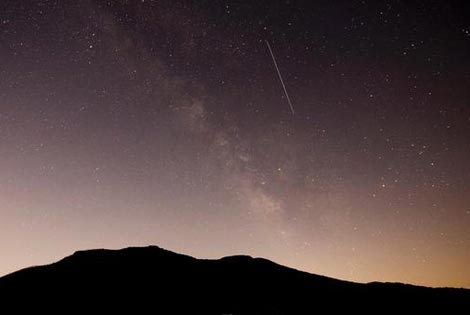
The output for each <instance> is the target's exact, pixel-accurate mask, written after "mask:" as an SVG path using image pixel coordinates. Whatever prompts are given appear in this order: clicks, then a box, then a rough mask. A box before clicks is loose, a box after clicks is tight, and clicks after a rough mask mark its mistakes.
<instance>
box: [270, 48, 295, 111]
mask: <svg viewBox="0 0 470 315" xmlns="http://www.w3.org/2000/svg"><path fill="white" fill-rule="evenodd" d="M265 42H266V45H267V46H268V49H269V53H270V54H271V57H272V58H273V63H274V67H276V71H277V75H278V76H279V80H280V81H281V84H282V88H283V89H284V94H285V95H286V98H287V102H288V103H289V107H290V111H291V113H292V116H294V115H295V111H294V106H293V105H292V102H291V101H290V97H289V93H287V89H286V85H285V84H284V80H283V79H282V75H281V71H279V67H278V66H277V62H276V57H274V53H273V50H272V49H271V45H269V42H268V41H267V40H266V41H265Z"/></svg>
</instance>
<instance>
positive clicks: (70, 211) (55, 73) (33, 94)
mask: <svg viewBox="0 0 470 315" xmlns="http://www.w3.org/2000/svg"><path fill="white" fill-rule="evenodd" d="M469 21H470V18H469V8H468V5H467V4H465V2H464V1H448V2H447V1H426V2H422V3H405V2H402V1H335V2H331V1H315V2H312V1H294V0H291V1H255V2H253V1H189V0H178V1H152V0H142V1H137V0H135V1H131V0H129V1H126V0H110V1H98V0H84V1H72V0H60V1H53V0H48V1H46V0H44V1H29V0H23V1H8V0H7V1H3V2H2V4H1V5H0V174H1V176H0V257H1V259H0V274H1V275H3V274H6V273H8V272H12V271H14V270H17V269H19V268H23V267H27V266H30V265H35V264H43V263H48V262H51V261H54V260H57V259H59V258H61V257H63V256H65V255H68V254H70V253H71V252H73V251H75V250H78V249H87V248H97V247H106V248H120V247H125V246H131V245H148V244H157V245H159V246H162V247H165V248H168V249H170V250H173V251H178V252H183V253H187V254H190V255H194V256H196V257H201V258H213V257H221V256H224V255H232V254H238V253H243V254H250V255H254V256H263V257H266V258H269V259H272V260H274V261H276V262H278V263H281V264H286V265H288V266H292V267H294V268H298V269H302V270H305V271H308V272H312V273H318V274H323V275H327V276H331V277H336V278H341V279H347V280H353V281H360V282H368V281H400V282H407V283H414V284H421V285H430V286H459V287H470V272H469V269H468V264H469V263H470V206H469V205H470V194H469V188H470V186H469V184H470V164H469V163H468V160H470V142H469V140H468V139H469V137H470V106H469V100H470V90H469V89H468V86H470V62H469V58H468V56H469V54H470V24H469ZM266 41H267V42H269V44H270V46H271V47H272V51H273V54H274V55H275V58H276V60H277V63H278V65H279V70H280V72H281V73H282V77H283V79H284V82H285V85H286V89H287V91H288V93H289V96H290V99H291V101H292V104H293V106H294V108H295V114H293V113H292V112H291V110H290V108H289V104H288V102H287V101H288V100H287V99H286V95H285V93H284V90H283V87H282V86H281V83H280V81H279V78H278V74H277V73H276V69H275V67H274V65H273V60H272V59H271V55H270V52H269V50H268V48H267V46H266Z"/></svg>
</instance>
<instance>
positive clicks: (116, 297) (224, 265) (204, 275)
mask: <svg viewBox="0 0 470 315" xmlns="http://www.w3.org/2000/svg"><path fill="white" fill-rule="evenodd" d="M0 296H2V300H3V301H7V302H8V301H15V300H17V299H18V298H22V299H25V300H27V301H37V302H38V303H39V304H38V305H44V301H51V303H52V300H51V297H53V300H57V301H59V300H60V301H61V304H64V305H74V306H77V307H78V306H83V307H84V308H85V309H90V307H93V308H94V309H96V308H97V307H98V308H99V309H103V310H105V311H106V312H112V311H113V312H114V311H122V307H126V308H129V309H132V310H133V311H134V312H138V310H148V309H149V308H151V309H155V310H156V311H160V312H162V313H173V314H174V313H182V312H183V313H198V314H223V313H227V314H229V313H232V314H301V313H314V312H315V311H316V310H317V309H323V308H325V309H328V310H331V311H346V310H348V311H354V310H361V311H364V310H368V309H370V310H371V311H372V310H374V308H373V307H371V305H370V304H369V303H370V301H374V303H382V304H383V305H388V306H387V309H390V308H391V309H394V308H396V309H395V310H397V311H399V310H402V309H403V308H404V307H413V306H416V307H417V306H419V307H420V309H423V307H424V309H429V310H433V309H435V307H439V306H446V307H447V310H448V306H449V305H451V306H455V307H457V309H458V307H459V306H461V307H463V306H465V305H466V303H467V302H468V300H470V290H457V289H441V290H433V289H429V288H424V287H413V286H405V285H395V284H377V283H374V284H372V285H366V284H359V283H352V282H346V281H340V280H335V279H331V278H327V277H322V276H317V275H313V274H309V273H306V272H301V271H297V270H294V269H291V268H288V267H284V266H281V265H278V264H276V263H274V262H272V261H269V260H267V259H263V258H253V257H251V256H247V255H236V256H228V257H224V258H221V259H218V260H204V259H195V258H192V257H190V256H186V255H181V254H177V253H173V252H171V251H168V250H165V249H162V248H160V247H158V246H147V247H129V248H124V249H120V250H110V249H93V250H80V251H76V252H75V253H74V254H73V255H71V256H68V257H66V258H64V259H62V260H61V261H58V262H56V263H53V264H51V265H47V266H39V267H34V268H29V269H25V270H21V271H18V272H16V273H13V274H10V275H7V276H5V277H3V278H0ZM332 299H334V300H337V301H341V303H334V304H331V303H329V302H328V301H331V300H332ZM175 300H176V301H177V303H175ZM392 301H393V303H392ZM46 306H48V307H47V308H44V309H42V310H45V311H46V310H47V311H50V309H51V307H52V308H53V305H46ZM346 306H347V307H346ZM16 307H17V305H16ZM426 307H429V308H426ZM447 313H449V312H447Z"/></svg>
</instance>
